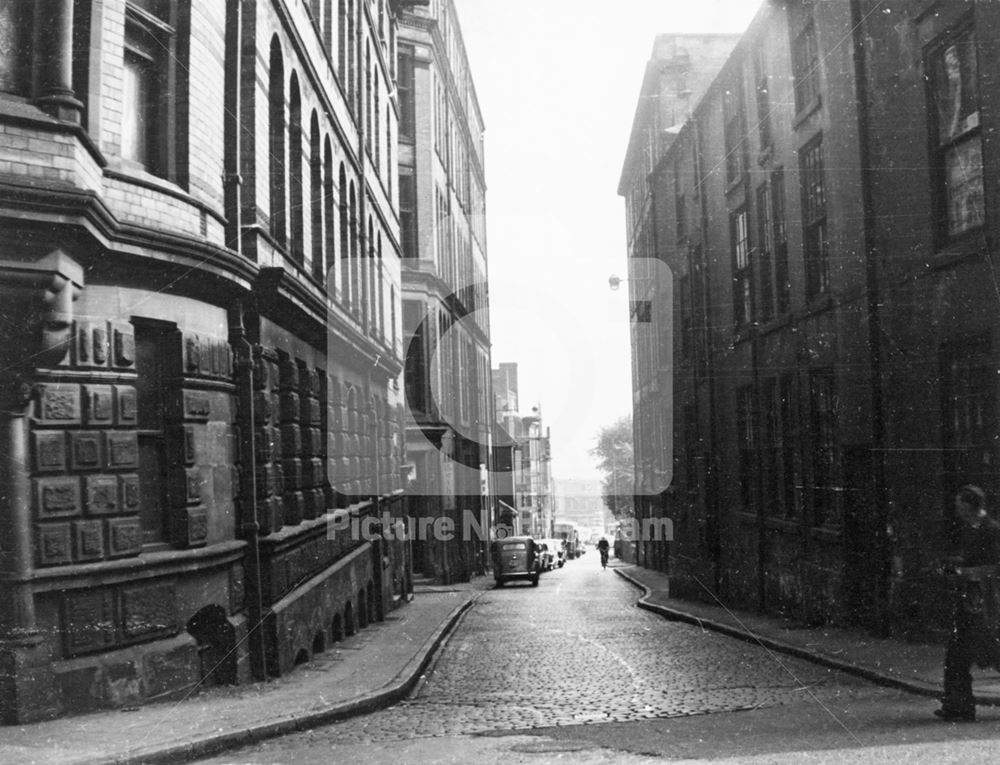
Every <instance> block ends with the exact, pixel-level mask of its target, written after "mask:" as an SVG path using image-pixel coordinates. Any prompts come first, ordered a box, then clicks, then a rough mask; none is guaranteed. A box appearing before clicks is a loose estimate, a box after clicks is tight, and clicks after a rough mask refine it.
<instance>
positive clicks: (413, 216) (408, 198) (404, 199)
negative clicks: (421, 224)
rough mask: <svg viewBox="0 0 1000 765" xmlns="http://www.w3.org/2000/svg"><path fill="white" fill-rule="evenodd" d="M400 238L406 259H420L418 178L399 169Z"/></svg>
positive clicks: (409, 172)
mask: <svg viewBox="0 0 1000 765" xmlns="http://www.w3.org/2000/svg"><path fill="white" fill-rule="evenodd" d="M399 236H400V244H401V245H402V250H403V257H404V258H417V257H420V251H419V249H418V247H417V176H416V175H415V174H414V172H413V168H412V167H403V166H402V165H400V167H399Z"/></svg>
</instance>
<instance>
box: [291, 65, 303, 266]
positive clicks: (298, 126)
mask: <svg viewBox="0 0 1000 765" xmlns="http://www.w3.org/2000/svg"><path fill="white" fill-rule="evenodd" d="M289 91H290V94H289V99H288V192H289V197H290V199H289V205H290V211H291V218H292V257H293V258H294V259H295V260H297V261H298V262H299V263H301V262H303V260H304V259H305V223H304V217H303V216H304V210H303V206H304V204H303V186H304V185H305V184H304V183H303V178H302V174H303V168H302V98H301V96H300V95H299V78H298V75H297V74H295V72H292V82H291V85H290V87H289Z"/></svg>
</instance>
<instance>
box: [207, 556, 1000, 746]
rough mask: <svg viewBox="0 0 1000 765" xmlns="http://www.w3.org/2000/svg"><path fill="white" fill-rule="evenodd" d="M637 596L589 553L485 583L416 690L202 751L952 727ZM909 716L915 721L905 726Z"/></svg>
mask: <svg viewBox="0 0 1000 765" xmlns="http://www.w3.org/2000/svg"><path fill="white" fill-rule="evenodd" d="M638 597H639V593H638V591H637V590H636V589H635V588H634V587H633V586H632V585H630V584H629V583H628V582H626V581H625V580H623V579H622V578H621V577H619V576H617V575H616V574H615V573H614V572H613V570H611V569H610V568H609V569H608V570H601V568H600V567H599V565H598V558H597V555H596V553H595V552H594V551H591V552H590V554H588V555H585V556H584V557H582V558H581V559H578V560H575V561H570V562H568V563H567V564H566V566H565V567H564V568H563V569H561V570H557V571H553V572H549V573H546V574H543V576H542V578H541V581H540V584H539V586H538V587H537V588H535V587H532V586H531V585H530V584H527V583H524V584H520V583H512V584H511V583H509V584H507V585H506V586H505V587H503V588H499V589H489V590H487V591H485V592H484V593H483V594H482V596H481V597H480V598H479V600H478V601H477V603H476V604H475V605H474V606H473V607H472V608H471V609H470V610H469V611H468V612H467V614H466V615H465V617H464V618H463V620H462V621H461V622H460V623H459V625H458V627H457V628H456V630H455V632H454V633H453V634H452V636H451V637H450V638H449V640H448V641H447V643H446V644H445V646H444V648H443V649H442V650H441V652H440V653H439V655H438V657H437V659H436V662H435V663H434V665H433V666H432V668H431V669H430V670H429V671H428V673H427V676H426V679H425V681H424V682H422V683H421V685H420V686H419V687H418V688H417V689H416V690H415V691H414V693H413V694H412V695H411V698H410V699H409V700H407V701H405V702H403V703H400V704H398V705H396V706H394V707H391V708H389V709H386V710H383V711H381V712H377V713H374V714H370V715H365V716H361V717H356V718H352V719H349V720H346V721H343V722H340V723H336V724H332V725H329V726H325V727H323V728H321V729H317V730H312V731H307V732H304V733H301V734H296V735H293V736H287V737H284V738H281V739H277V740H274V741H270V742H266V743H264V744H261V745H259V746H257V747H253V748H250V749H247V750H244V751H242V752H237V753H232V754H229V755H225V756H222V757H219V758H216V759H212V760H206V761H205V762H211V763H235V762H253V763H271V762H294V763H296V764H297V765H304V764H305V763H314V762H315V763H320V762H323V763H325V762H331V761H334V760H338V761H339V760H341V759H343V760H345V761H348V760H349V761H352V762H354V761H357V762H388V761H392V762H462V761H465V762H493V761H496V762H554V761H563V762H631V761H637V762H639V761H646V756H645V755H653V754H656V755H659V756H663V755H664V754H667V753H668V751H669V746H668V743H669V742H670V741H671V738H672V737H673V738H674V740H675V743H677V745H678V748H677V750H676V755H673V756H677V755H681V754H685V753H686V754H687V756H692V754H695V755H699V756H700V754H701V753H711V751H712V750H713V748H715V749H718V748H720V747H721V748H722V749H723V750H725V751H717V752H715V754H716V755H722V754H725V753H727V751H728V753H729V754H733V753H735V752H743V753H744V754H748V753H749V752H747V751H744V750H743V749H742V748H740V747H742V746H743V745H749V744H751V743H753V741H752V739H753V737H752V736H749V735H748V730H749V729H748V728H747V724H748V723H750V729H753V728H754V726H756V730H757V731H758V732H760V731H767V730H770V729H774V734H775V736H776V737H778V738H780V739H782V740H783V741H786V742H790V740H791V739H792V738H795V737H801V740H800V741H799V742H798V743H802V744H806V743H808V742H807V741H806V738H808V737H810V736H811V737H813V738H816V737H820V738H821V739H822V740H818V741H817V742H814V743H817V744H818V745H820V746H823V747H824V748H830V747H833V746H840V747H857V746H860V745H862V743H863V742H862V740H861V738H859V737H858V736H857V735H855V732H854V730H853V729H852V728H853V727H855V726H857V727H858V730H859V731H860V729H861V728H862V727H864V726H865V725H866V724H869V723H870V722H871V721H872V720H873V719H876V718H878V719H880V723H879V724H880V725H882V724H883V723H884V725H883V729H882V730H881V731H880V732H877V733H875V732H873V731H871V730H868V731H866V733H865V735H866V736H867V734H868V733H872V737H871V738H870V740H871V741H880V742H882V741H885V740H886V736H887V735H889V736H890V738H889V739H888V740H890V741H893V742H900V741H916V740H932V741H933V740H937V739H939V738H940V735H941V734H942V733H943V732H944V731H945V730H946V729H945V728H942V727H940V726H939V727H934V726H933V723H931V722H929V708H930V707H929V705H928V702H927V700H924V699H916V698H914V697H908V696H905V695H904V694H900V693H898V692H895V691H890V690H886V689H882V688H878V687H876V686H874V685H871V684H869V683H867V682H865V681H862V680H860V679H857V678H854V677H851V676H848V675H845V674H842V673H838V672H834V671H830V670H826V669H824V668H822V667H819V666H817V665H814V664H810V663H807V662H803V661H800V660H796V659H793V658H790V657H788V656H784V655H775V654H772V653H770V652H769V651H767V650H765V649H763V648H761V647H759V646H754V645H751V644H748V643H745V642H741V641H738V640H733V639H731V638H727V637H725V636H722V635H719V634H717V633H713V632H709V631H704V630H701V629H699V628H697V627H695V626H691V625H687V624H681V623H676V622H670V621H667V620H665V619H663V618H662V617H659V616H657V615H655V614H651V613H649V612H647V611H644V610H642V609H639V608H637V607H636V605H635V602H636V600H637V599H638ZM412 607H414V608H419V604H418V603H414V605H413V606H412ZM305 671H308V668H305ZM852 710H853V711H852ZM901 710H902V711H901ZM890 711H891V714H890ZM723 713H738V714H723ZM900 715H902V716H903V717H905V718H906V719H910V720H913V721H915V722H918V723H919V726H920V727H919V728H918V729H917V730H916V732H915V731H913V730H911V731H909V732H908V733H907V735H904V736H903V737H902V738H900V737H899V735H898V724H899V716H900ZM880 716H881V717H884V718H885V719H881V717H880ZM890 717H891V718H892V719H890ZM668 724H669V725H670V726H672V730H673V733H671V735H670V736H665V735H664V733H665V732H666V733H670V731H671V729H670V728H665V727H664V726H665V725H668ZM685 725H686V726H687V728H685ZM876 727H877V726H876ZM989 727H990V729H992V728H993V726H992V725H990V726H989ZM952 729H954V726H952ZM922 730H926V731H927V735H923V734H922V733H920V731H922ZM981 732H985V731H982V730H981ZM525 734H531V735H532V736H534V738H530V737H527V736H526V735H525ZM713 734H714V736H715V738H713ZM540 735H544V736H547V738H540V737H539V736H540ZM685 742H686V743H685ZM741 742H742V743H741ZM609 747H610V748H609ZM773 748H774V746H773V741H772V742H771V744H768V745H766V746H764V749H765V750H771V749H773ZM779 748H782V749H783V748H785V745H784V744H783V745H782V746H781V747H779ZM623 750H624V751H623ZM665 750H667V751H665ZM869 754H870V753H869ZM939 755H940V753H936V754H935V755H934V756H939ZM838 756H843V752H841V754H840V755H838Z"/></svg>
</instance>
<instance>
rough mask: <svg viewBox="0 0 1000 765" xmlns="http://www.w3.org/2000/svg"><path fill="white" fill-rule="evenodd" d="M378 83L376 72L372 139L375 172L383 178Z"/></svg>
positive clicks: (380, 104)
mask: <svg viewBox="0 0 1000 765" xmlns="http://www.w3.org/2000/svg"><path fill="white" fill-rule="evenodd" d="M378 81H379V77H378V72H377V71H376V72H375V88H374V90H373V91H372V98H374V99H375V129H374V130H372V137H373V140H374V141H375V172H376V173H377V174H378V176H379V177H380V178H381V177H382V151H381V146H382V127H381V118H382V100H381V99H380V98H379V96H378ZM368 128H369V129H371V126H370V125H369V126H368Z"/></svg>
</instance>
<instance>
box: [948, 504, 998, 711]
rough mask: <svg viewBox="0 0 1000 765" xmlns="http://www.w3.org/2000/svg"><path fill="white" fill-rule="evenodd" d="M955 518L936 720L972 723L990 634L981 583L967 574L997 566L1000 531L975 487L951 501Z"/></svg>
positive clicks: (990, 637)
mask: <svg viewBox="0 0 1000 765" xmlns="http://www.w3.org/2000/svg"><path fill="white" fill-rule="evenodd" d="M955 513H956V515H957V517H958V520H959V522H960V524H961V558H960V562H959V568H958V570H957V572H956V574H957V578H956V583H957V585H958V586H957V588H956V593H955V604H954V608H953V616H952V630H951V637H950V639H949V641H948V648H947V651H946V653H945V657H944V696H943V698H942V700H941V708H940V709H936V710H934V714H936V715H937V716H938V717H940V718H942V719H944V720H964V721H973V720H975V719H976V703H975V699H974V697H973V695H972V673H971V669H972V665H973V664H974V663H975V664H980V665H983V664H984V662H985V663H986V664H989V663H991V659H993V658H995V657H991V656H988V655H987V653H988V652H990V651H992V650H993V648H994V646H993V640H994V639H995V637H994V632H993V631H994V629H995V627H996V625H992V624H988V623H986V621H985V620H984V618H983V609H982V597H983V595H984V593H983V592H982V590H981V586H982V580H981V579H978V578H977V579H976V580H975V581H973V574H974V573H975V572H973V571H970V569H974V568H975V567H978V566H994V565H997V564H1000V525H998V524H997V523H996V522H995V521H994V520H993V519H991V518H990V517H989V515H987V513H986V496H985V494H984V493H983V490H982V489H980V488H979V487H978V486H971V485H970V486H963V487H962V488H961V489H959V491H958V494H957V495H956V496H955Z"/></svg>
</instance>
